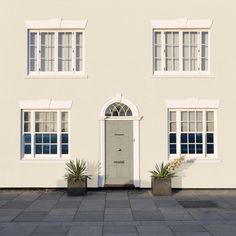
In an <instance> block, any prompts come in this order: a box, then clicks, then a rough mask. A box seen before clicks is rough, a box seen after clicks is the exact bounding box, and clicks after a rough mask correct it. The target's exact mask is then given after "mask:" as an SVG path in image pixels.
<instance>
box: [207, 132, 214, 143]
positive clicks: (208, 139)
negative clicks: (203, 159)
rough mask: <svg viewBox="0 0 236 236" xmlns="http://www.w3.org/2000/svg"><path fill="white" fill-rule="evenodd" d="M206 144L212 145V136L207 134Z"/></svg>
mask: <svg viewBox="0 0 236 236" xmlns="http://www.w3.org/2000/svg"><path fill="white" fill-rule="evenodd" d="M207 143H214V134H207Z"/></svg>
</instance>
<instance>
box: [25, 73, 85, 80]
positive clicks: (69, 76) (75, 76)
mask: <svg viewBox="0 0 236 236" xmlns="http://www.w3.org/2000/svg"><path fill="white" fill-rule="evenodd" d="M25 78H26V79H88V75H84V74H47V75H42V74H40V75H27V76H26V77H25Z"/></svg>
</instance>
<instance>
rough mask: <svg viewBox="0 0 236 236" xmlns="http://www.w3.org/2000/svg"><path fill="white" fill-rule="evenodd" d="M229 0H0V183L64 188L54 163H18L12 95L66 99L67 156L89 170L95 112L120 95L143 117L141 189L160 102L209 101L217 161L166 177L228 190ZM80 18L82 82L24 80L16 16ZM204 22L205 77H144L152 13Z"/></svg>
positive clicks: (159, 138) (231, 107)
mask: <svg viewBox="0 0 236 236" xmlns="http://www.w3.org/2000/svg"><path fill="white" fill-rule="evenodd" d="M235 9H236V3H235V1H233V0H228V1H227V2H223V1H213V0H209V1H205V0H198V1H194V0H179V1H171V0H165V1H164V0H162V1H161V0H148V1H145V0H116V1H115V0H112V1H111V0H99V1H98V0H70V1H66V0H51V1H46V0H41V1H39V0H38V1H37V0H35V1H32V0H21V1H17V0H1V2H0V22H1V29H2V33H1V38H0V52H1V54H0V55H1V56H0V65H1V76H0V104H1V116H0V121H1V122H0V123H1V132H0V143H1V144H0V145H1V148H0V187H65V186H66V183H65V181H64V172H65V163H64V162H63V161H41V162H40V161H21V160H20V109H19V107H18V101H19V100H27V99H29V100H37V99H56V100H61V99H65V100H68V99H69V100H73V106H72V110H71V127H72V129H71V157H72V158H75V157H79V158H85V159H87V160H88V161H89V162H90V172H92V173H94V176H93V180H92V181H90V182H89V186H90V187H96V186H97V175H96V173H95V172H94V166H95V165H96V164H97V163H98V161H99V160H100V154H99V150H100V147H99V144H100V140H99V137H100V133H99V120H98V119H99V114H100V109H101V108H102V105H103V104H104V103H105V102H106V101H107V100H109V99H112V98H114V97H115V95H116V93H118V92H122V93H123V95H124V97H125V98H127V99H129V100H131V101H132V102H133V103H134V104H135V105H136V106H137V107H138V109H139V111H140V115H142V116H143V117H144V118H143V120H142V121H141V122H140V176H141V187H150V175H149V170H151V169H153V167H154V163H155V162H161V161H167V158H168V156H167V148H168V147H167V108H166V105H165V100H166V99H182V98H183V99H184V98H189V97H198V98H199V99H219V100H220V107H219V111H218V157H219V162H218V163H210V162H208V163H204V162H201V163H193V164H192V165H190V166H187V167H186V170H185V171H184V175H183V176H182V177H178V178H176V179H175V180H174V181H173V186H174V187H182V188H236V183H235V181H234V179H235V177H236V176H235V166H236V156H235V151H234V147H235V141H236V138H235V135H234V134H235V133H236V126H235V125H234V123H235V117H236V109H235V102H236V95H235V78H236V72H235V63H236V61H235V55H234V54H235V52H236V46H235V38H236V31H235V26H234V24H235V23H234V22H235V20H236V17H235ZM50 18H64V19H75V20H77V19H87V20H88V24H87V27H86V36H85V40H86V46H85V54H86V58H85V60H86V72H87V75H88V78H87V79H68V78H66V77H65V78H64V79H27V78H26V73H27V71H26V67H27V54H26V52H27V48H26V45H27V43H26V40H27V34H26V32H27V31H26V28H25V23H24V21H25V20H34V19H36V20H41V19H50ZM176 18H189V19H213V26H212V31H211V72H212V73H211V74H212V77H211V78H204V77H203V78H191V77H189V78H172V77H170V78H153V77H152V43H151V42H152V29H151V24H150V20H153V19H176Z"/></svg>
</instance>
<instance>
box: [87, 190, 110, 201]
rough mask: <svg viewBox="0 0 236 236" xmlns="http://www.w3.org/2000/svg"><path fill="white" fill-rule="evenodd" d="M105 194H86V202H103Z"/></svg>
mask: <svg viewBox="0 0 236 236" xmlns="http://www.w3.org/2000/svg"><path fill="white" fill-rule="evenodd" d="M105 199H106V192H88V193H87V196H86V200H105Z"/></svg>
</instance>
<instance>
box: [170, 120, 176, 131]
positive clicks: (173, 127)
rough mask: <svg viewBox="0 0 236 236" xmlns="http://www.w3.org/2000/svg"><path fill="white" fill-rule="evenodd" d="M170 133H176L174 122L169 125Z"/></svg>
mask: <svg viewBox="0 0 236 236" xmlns="http://www.w3.org/2000/svg"><path fill="white" fill-rule="evenodd" d="M170 132H176V123H175V122H171V123H170Z"/></svg>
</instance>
